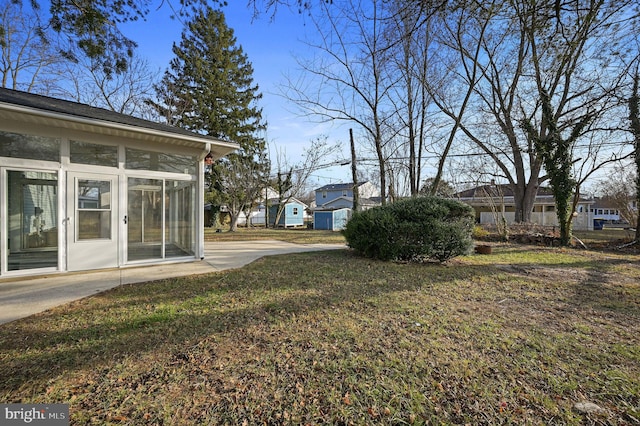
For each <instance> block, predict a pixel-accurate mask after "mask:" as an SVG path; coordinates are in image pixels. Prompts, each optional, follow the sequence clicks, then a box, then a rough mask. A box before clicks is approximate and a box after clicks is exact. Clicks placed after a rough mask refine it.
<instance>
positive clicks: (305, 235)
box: [204, 228, 345, 244]
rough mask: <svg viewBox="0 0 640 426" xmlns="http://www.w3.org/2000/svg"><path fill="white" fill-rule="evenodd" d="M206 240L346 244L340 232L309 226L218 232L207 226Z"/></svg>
mask: <svg viewBox="0 0 640 426" xmlns="http://www.w3.org/2000/svg"><path fill="white" fill-rule="evenodd" d="M204 238H205V241H255V240H279V241H286V242H288V243H295V244H344V243H345V239H344V237H343V236H342V233H340V232H334V231H324V230H314V229H307V228H295V229H282V228H276V229H274V228H267V229H265V228H238V230H237V231H236V232H229V231H228V230H226V229H224V230H222V232H216V229H215V228H205V230H204Z"/></svg>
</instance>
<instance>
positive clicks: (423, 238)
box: [343, 197, 475, 262]
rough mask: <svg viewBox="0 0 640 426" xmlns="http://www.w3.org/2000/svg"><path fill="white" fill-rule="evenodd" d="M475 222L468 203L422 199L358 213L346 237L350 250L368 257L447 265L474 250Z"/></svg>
mask: <svg viewBox="0 0 640 426" xmlns="http://www.w3.org/2000/svg"><path fill="white" fill-rule="evenodd" d="M474 223H475V216H474V213H473V209H472V208H471V207H470V206H468V205H466V204H463V203H460V202H458V201H454V200H449V199H444V198H437V197H421V198H412V199H409V200H403V201H399V202H396V203H393V204H389V205H386V206H380V207H375V208H373V209H369V210H366V211H363V212H356V213H354V215H353V217H352V218H351V220H350V221H349V223H347V227H346V228H345V229H344V231H343V234H344V236H345V238H346V240H347V244H348V245H349V247H351V248H353V249H354V250H356V251H357V252H359V253H361V254H362V255H364V256H367V257H371V258H377V259H382V260H424V259H434V260H437V261H439V262H444V261H446V260H448V259H451V258H453V257H456V256H460V255H463V254H468V253H469V252H470V251H471V249H472V248H473V239H472V235H471V234H472V231H473V227H474Z"/></svg>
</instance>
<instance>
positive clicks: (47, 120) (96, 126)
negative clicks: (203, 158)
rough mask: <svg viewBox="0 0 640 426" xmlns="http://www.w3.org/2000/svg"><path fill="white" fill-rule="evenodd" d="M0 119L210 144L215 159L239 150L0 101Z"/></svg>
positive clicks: (172, 142)
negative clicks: (3, 117) (2, 117)
mask: <svg viewBox="0 0 640 426" xmlns="http://www.w3.org/2000/svg"><path fill="white" fill-rule="evenodd" d="M0 116H6V118H9V119H14V120H17V121H21V122H27V123H30V122H32V123H38V124H44V125H49V126H53V127H59V128H67V129H75V130H82V131H87V132H91V133H100V134H107V135H113V136H128V137H130V138H133V139H140V140H153V141H157V142H160V143H166V144H169V145H180V146H188V147H191V148H197V149H204V148H205V147H206V146H207V145H210V150H211V152H212V153H213V155H214V156H215V157H217V158H219V157H222V156H224V155H226V154H229V153H231V152H233V151H235V150H237V149H239V148H240V146H239V145H238V144H236V143H233V142H228V141H223V140H219V139H214V138H209V137H200V136H198V135H197V134H195V133H194V134H193V135H186V134H180V133H173V132H167V131H162V130H157V129H151V128H146V127H139V126H133V125H130V124H123V123H117V122H113V121H106V120H100V119H94V118H86V117H79V116H74V115H70V114H66V113H60V112H53V111H45V110H41V109H38V108H33V107H27V106H22V105H16V104H11V103H7V102H0Z"/></svg>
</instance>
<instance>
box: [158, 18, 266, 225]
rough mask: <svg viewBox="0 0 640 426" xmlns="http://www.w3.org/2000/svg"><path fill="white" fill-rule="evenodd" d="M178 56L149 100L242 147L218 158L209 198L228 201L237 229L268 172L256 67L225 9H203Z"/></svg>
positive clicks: (164, 112) (169, 116)
mask: <svg viewBox="0 0 640 426" xmlns="http://www.w3.org/2000/svg"><path fill="white" fill-rule="evenodd" d="M173 53H174V55H175V57H174V58H173V59H172V60H171V63H170V68H169V69H168V70H167V71H166V72H165V74H164V77H163V79H162V81H161V82H160V84H158V85H157V86H156V95H157V97H158V101H157V102H154V101H150V102H149V103H150V104H151V105H152V106H153V107H154V108H155V109H156V111H157V112H158V113H159V114H160V115H161V116H163V117H164V118H165V119H166V120H167V122H168V123H170V124H172V125H174V126H178V127H181V128H184V129H187V130H190V131H193V132H197V133H200V134H205V135H208V136H212V137H215V138H217V139H223V140H230V141H233V142H236V143H238V144H239V145H240V150H239V151H238V152H236V153H233V154H229V155H228V156H227V157H226V158H225V159H221V160H218V161H217V162H216V163H215V164H214V165H213V166H212V167H211V170H210V173H208V175H207V176H208V177H209V179H210V180H209V185H208V187H209V189H210V191H211V192H212V194H210V201H212V202H214V203H216V204H218V205H223V204H224V205H226V206H227V207H228V209H229V213H230V214H231V227H230V230H235V228H236V222H237V219H238V215H239V214H240V212H242V211H243V210H245V208H246V206H247V204H250V203H252V202H253V201H254V200H255V198H256V196H257V193H258V191H259V190H260V187H261V186H262V185H263V183H264V182H265V179H266V175H267V174H268V170H269V165H268V161H267V159H266V154H265V148H266V144H265V141H264V139H262V138H260V137H259V136H258V133H259V132H260V131H262V130H264V128H265V125H264V123H263V122H262V110H261V109H259V108H258V107H257V106H256V104H255V103H256V100H258V99H260V98H261V94H259V92H258V86H257V85H255V84H254V83H253V67H252V66H251V63H250V62H249V60H248V58H247V56H246V54H245V53H244V52H243V50H242V47H240V46H237V45H236V38H235V36H234V34H233V30H232V29H231V28H229V27H228V26H227V24H226V22H225V18H224V15H223V13H222V12H220V11H217V10H213V9H211V8H207V9H203V10H201V11H199V12H198V13H197V14H196V15H195V16H194V18H193V20H192V21H191V22H189V23H188V24H187V28H186V29H185V31H183V33H182V39H181V41H180V44H179V45H175V44H174V46H173Z"/></svg>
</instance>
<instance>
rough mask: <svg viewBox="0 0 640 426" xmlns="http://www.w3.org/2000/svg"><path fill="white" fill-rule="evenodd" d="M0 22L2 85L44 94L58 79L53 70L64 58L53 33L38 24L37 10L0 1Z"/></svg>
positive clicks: (13, 2) (8, 0)
mask: <svg viewBox="0 0 640 426" xmlns="http://www.w3.org/2000/svg"><path fill="white" fill-rule="evenodd" d="M0 22H1V24H0V49H1V50H2V57H1V58H0V75H1V76H2V87H5V88H10V89H14V90H22V91H25V92H38V93H42V94H48V93H49V92H50V91H51V88H52V87H53V86H54V85H55V84H56V83H57V80H58V79H56V78H54V75H53V71H54V70H55V69H56V68H57V67H58V66H60V65H61V64H62V63H63V62H64V61H65V59H64V58H63V57H62V55H60V54H59V53H58V51H57V46H56V45H55V42H56V38H55V37H54V35H53V34H46V32H47V29H46V28H44V29H43V28H41V27H40V24H39V23H40V17H39V15H38V10H34V9H32V8H30V7H28V6H23V5H21V4H20V3H16V2H15V1H12V0H0ZM49 33H50V31H49Z"/></svg>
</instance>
